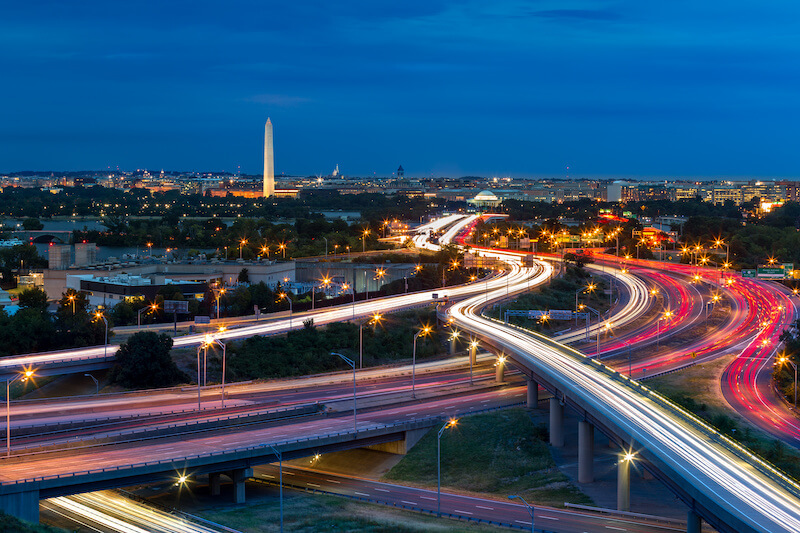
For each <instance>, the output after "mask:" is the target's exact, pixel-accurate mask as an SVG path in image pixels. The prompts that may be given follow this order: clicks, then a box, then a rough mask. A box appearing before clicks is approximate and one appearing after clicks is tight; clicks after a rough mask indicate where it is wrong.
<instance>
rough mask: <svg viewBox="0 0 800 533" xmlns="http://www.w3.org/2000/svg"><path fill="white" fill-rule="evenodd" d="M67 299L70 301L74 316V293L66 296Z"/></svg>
mask: <svg viewBox="0 0 800 533" xmlns="http://www.w3.org/2000/svg"><path fill="white" fill-rule="evenodd" d="M67 300H69V301H70V302H72V315H73V316H74V315H75V295H74V294H70V295H69V296H67Z"/></svg>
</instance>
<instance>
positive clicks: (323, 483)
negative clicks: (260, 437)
mask: <svg viewBox="0 0 800 533" xmlns="http://www.w3.org/2000/svg"><path fill="white" fill-rule="evenodd" d="M278 475H279V473H278V467H277V465H265V466H262V467H258V468H256V469H255V477H256V479H259V480H263V481H267V482H270V483H276V482H277V479H278ZM283 475H284V478H283V480H284V484H285V485H287V486H289V487H293V488H297V489H300V490H304V491H310V492H324V493H327V494H337V495H341V496H347V497H349V498H355V499H359V500H365V501H372V502H379V503H384V504H388V505H392V506H395V507H398V508H405V509H412V510H416V511H422V512H428V513H435V512H436V508H437V505H436V504H437V496H436V491H435V490H427V489H422V488H417V487H407V486H404V485H396V484H393V483H382V482H380V481H372V480H367V479H361V478H355V477H350V476H343V475H338V474H332V473H329V472H317V471H314V470H308V469H303V468H296V467H287V466H284V467H283ZM441 511H442V514H443V515H444V516H453V517H458V518H460V519H461V520H467V521H481V522H489V523H493V524H503V525H507V526H512V527H516V528H520V529H525V528H529V527H530V525H531V517H530V513H529V512H528V510H527V509H526V508H525V507H524V506H522V505H520V504H518V503H515V502H513V501H508V500H505V501H502V500H499V499H490V498H479V497H476V496H467V495H463V494H455V493H452V492H448V491H446V490H445V491H442V495H441ZM534 517H535V520H534V523H535V524H536V529H538V530H544V531H558V533H586V532H589V531H592V532H595V531H609V533H610V532H611V531H628V532H631V533H665V532H669V531H685V530H686V526H685V524H679V523H676V522H672V521H668V520H664V519H661V520H658V521H656V520H650V519H643V518H634V517H621V516H610V515H600V514H593V513H588V512H580V511H575V510H571V509H569V510H564V509H556V508H553V507H540V506H537V507H536V509H535V511H534Z"/></svg>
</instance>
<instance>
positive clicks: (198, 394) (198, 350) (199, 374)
mask: <svg viewBox="0 0 800 533" xmlns="http://www.w3.org/2000/svg"><path fill="white" fill-rule="evenodd" d="M204 349H205V350H208V346H207V345H206V343H205V341H203V342H202V343H201V344H200V346H198V347H197V410H198V411H199V410H200V409H201V406H200V380H201V376H202V374H201V373H200V351H201V350H204Z"/></svg>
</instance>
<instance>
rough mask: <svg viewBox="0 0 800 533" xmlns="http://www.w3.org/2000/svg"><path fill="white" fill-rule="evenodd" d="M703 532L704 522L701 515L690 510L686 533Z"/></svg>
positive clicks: (687, 517)
mask: <svg viewBox="0 0 800 533" xmlns="http://www.w3.org/2000/svg"><path fill="white" fill-rule="evenodd" d="M702 531H703V520H702V519H701V518H700V515H699V514H697V513H696V512H694V511H693V510H692V509H689V513H688V514H687V516H686V533H701V532H702Z"/></svg>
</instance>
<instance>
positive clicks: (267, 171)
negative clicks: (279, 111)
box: [264, 118, 275, 198]
mask: <svg viewBox="0 0 800 533" xmlns="http://www.w3.org/2000/svg"><path fill="white" fill-rule="evenodd" d="M274 194H275V157H274V155H273V152H272V121H271V120H270V119H269V118H267V123H266V124H265V125H264V198H269V197H270V196H273V195H274Z"/></svg>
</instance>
